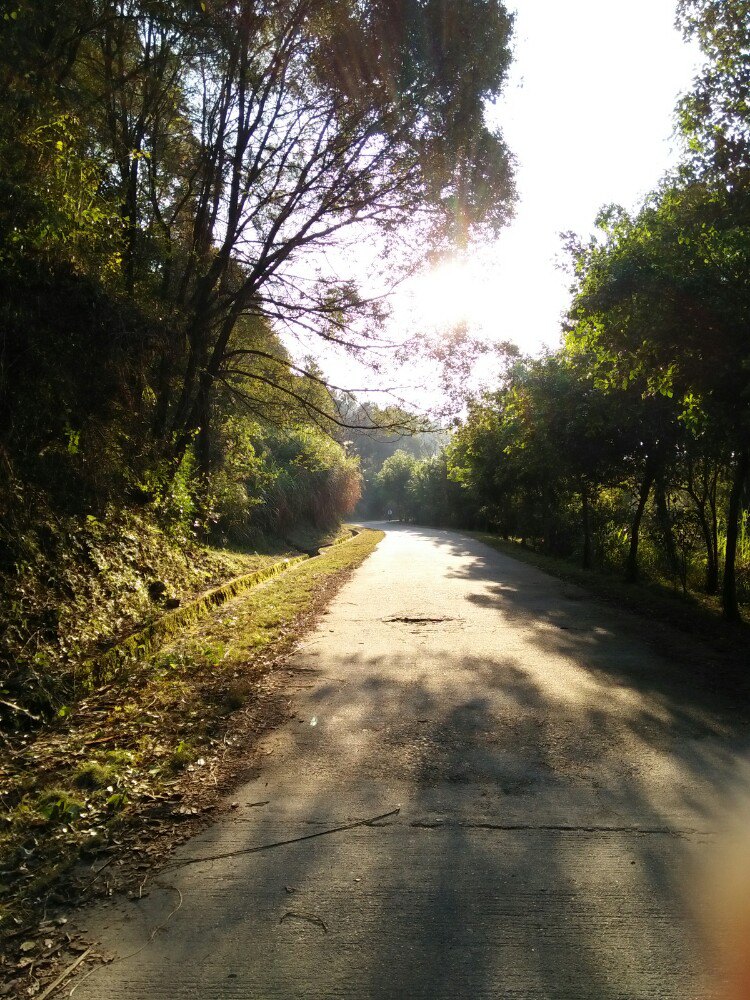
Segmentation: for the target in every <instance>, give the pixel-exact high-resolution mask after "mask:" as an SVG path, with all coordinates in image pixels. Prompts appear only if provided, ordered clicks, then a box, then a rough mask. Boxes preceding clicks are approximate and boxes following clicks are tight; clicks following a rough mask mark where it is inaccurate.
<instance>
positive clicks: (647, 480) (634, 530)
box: [625, 455, 655, 583]
mask: <svg viewBox="0 0 750 1000" xmlns="http://www.w3.org/2000/svg"><path fill="white" fill-rule="evenodd" d="M654 472H655V463H654V460H653V459H652V458H651V456H650V455H649V457H648V458H647V459H646V467H645V469H644V470H643V482H642V483H641V489H640V493H639V494H638V506H637V507H636V510H635V514H634V515H633V523H632V525H631V526H630V550H629V552H628V561H627V564H626V566H625V579H626V580H627V582H628V583H635V581H636V580H637V579H638V538H639V535H640V531H641V521H642V520H643V514H644V512H645V510H646V504H647V503H648V498H649V494H650V493H651V487H652V486H653V483H654Z"/></svg>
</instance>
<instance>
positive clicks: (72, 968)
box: [39, 944, 94, 1000]
mask: <svg viewBox="0 0 750 1000" xmlns="http://www.w3.org/2000/svg"><path fill="white" fill-rule="evenodd" d="M93 947H94V946H93V944H92V945H91V946H90V947H89V948H87V949H86V951H84V952H82V953H81V954H80V955H79V956H78V958H77V959H76V960H75V962H71V963H70V965H68V966H67V967H66V968H65V969H63V971H62V972H61V973H60V975H59V976H58V977H57V979H56V980H55V981H54V982H53V983H50V984H49V986H48V987H47V989H46V990H44V992H43V993H40V994H39V1000H45V997H49V996H52V994H53V993H54V992H55V990H56V989H57V987H58V986H60V985H62V983H64V982H65V980H66V979H67V978H68V976H69V975H70V974H71V973H73V972H75V970H76V969H77V968H78V966H79V965H80V964H81V962H82V961H83V960H84V958H87V957H88V955H89V952H91V951H92V950H93Z"/></svg>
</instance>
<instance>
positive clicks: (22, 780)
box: [0, 531, 382, 986]
mask: <svg viewBox="0 0 750 1000" xmlns="http://www.w3.org/2000/svg"><path fill="white" fill-rule="evenodd" d="M381 537H382V533H380V532H375V531H363V532H362V533H361V534H359V535H357V536H356V537H355V538H353V539H352V540H351V541H349V542H347V543H346V544H343V545H335V546H333V547H332V548H330V549H328V550H326V551H325V552H324V553H323V554H322V555H321V556H320V557H319V558H316V559H309V560H306V561H305V562H303V563H300V564H299V565H298V566H296V567H294V568H293V569H291V570H290V571H289V572H287V573H285V574H282V575H281V576H279V577H276V578H274V579H272V580H271V581H269V582H268V583H265V584H263V585H261V586H259V587H257V588H256V589H254V590H252V591H249V592H246V593H244V594H243V595H241V596H239V597H237V598H235V599H234V600H231V601H229V602H227V603H226V604H223V605H222V606H221V608H219V609H218V610H216V611H214V612H213V614H211V615H210V616H209V617H207V618H205V619H203V621H201V622H200V623H197V624H196V625H194V626H193V627H192V628H191V629H190V630H188V631H186V632H185V634H184V635H183V636H182V637H181V638H180V640H179V641H178V642H176V643H174V644H173V645H172V646H169V647H166V648H164V649H162V650H161V651H160V652H159V653H158V654H157V655H156V656H154V657H152V658H151V659H150V660H148V661H146V662H144V663H143V664H141V665H140V666H139V667H138V669H137V670H136V671H134V672H133V673H131V674H129V675H128V677H127V678H123V679H122V681H120V682H117V683H112V684H110V685H107V686H106V687H105V688H102V689H101V690H99V691H97V692H96V693H95V694H93V695H92V696H91V697H89V698H87V699H85V700H84V701H82V702H81V703H79V704H78V705H77V706H76V707H75V709H74V710H73V711H72V712H71V714H70V715H69V716H68V717H67V718H65V719H63V720H59V721H58V722H57V723H56V724H55V725H54V726H52V727H50V729H48V730H47V731H45V732H43V733H40V734H39V735H38V736H37V737H36V738H35V739H32V738H31V737H26V738H25V739H21V741H20V744H19V745H17V746H15V747H14V748H6V750H5V751H4V753H3V758H2V763H0V783H1V784H2V787H3V794H2V798H1V799H0V808H1V810H2V811H1V813H0V824H1V825H0V871H2V880H1V881H2V885H3V888H2V897H0V941H2V940H3V938H4V939H5V945H6V947H5V948H2V947H0V952H1V953H4V954H5V958H3V959H2V960H0V961H1V962H2V963H3V964H0V970H2V972H3V973H4V974H5V975H10V974H11V973H14V974H17V975H18V976H19V977H24V980H26V979H28V977H29V976H37V975H40V974H41V975H43V973H44V963H43V962H42V964H41V965H40V961H39V960H40V958H41V955H42V954H43V953H47V952H50V950H51V948H53V946H54V954H51V955H49V956H48V957H49V960H50V961H51V960H52V959H54V958H55V957H57V958H59V957H60V951H61V949H64V948H65V943H64V941H62V940H61V935H62V931H58V930H55V927H56V926H57V925H54V926H51V927H50V926H49V925H48V926H47V928H46V929H45V931H44V936H45V938H46V940H51V941H52V945H50V946H47V945H46V944H45V945H44V946H42V943H41V942H40V941H37V938H36V936H35V934H34V932H33V928H34V926H35V924H36V921H37V920H38V918H39V916H40V915H41V914H42V913H44V914H45V915H46V918H47V920H48V921H49V920H50V919H54V915H55V909H56V907H59V906H60V905H64V904H66V903H70V902H73V901H77V900H79V899H81V898H83V897H85V895H86V893H87V891H96V890H97V889H98V888H100V887H102V886H104V885H106V878H105V877H103V878H100V879H98V880H97V881H96V882H95V884H94V885H93V886H89V887H88V889H87V884H88V883H90V882H91V880H92V870H99V869H100V868H101V866H102V865H103V864H105V863H107V862H109V861H115V859H118V858H119V857H120V856H121V855H125V856H126V857H128V858H132V857H133V856H135V855H137V854H138V852H139V851H141V852H143V851H146V850H147V849H148V844H149V843H150V842H151V841H152V840H153V838H154V836H155V835H157V834H159V833H160V832H161V833H162V834H164V835H165V836H166V837H168V838H169V839H170V842H174V841H175V840H176V839H179V836H180V833H179V831H178V830H177V827H178V825H179V824H180V823H183V822H184V820H185V818H187V819H190V817H194V816H196V815H198V814H200V813H201V811H205V810H206V808H207V807H208V808H212V807H213V806H214V804H215V799H216V797H217V782H218V781H221V780H225V779H226V771H227V765H226V763H225V761H226V754H227V751H228V748H229V747H231V744H232V740H233V734H237V733H238V732H242V733H243V739H242V745H243V751H242V753H243V758H244V759H246V758H247V754H248V753H249V749H248V748H250V747H251V746H252V736H253V731H252V729H254V730H255V732H257V730H258V729H261V730H262V728H263V727H267V726H268V725H269V724H274V722H277V721H279V719H280V716H278V715H277V716H275V717H273V718H270V719H269V718H268V714H269V713H268V712H265V710H264V708H263V698H262V695H263V685H264V683H265V682H264V677H265V675H266V674H268V673H269V671H271V670H272V669H273V667H274V666H275V665H276V664H277V663H278V660H279V657H280V656H282V655H283V654H284V653H286V652H288V651H289V650H290V649H291V648H292V646H293V644H294V642H295V641H296V639H297V638H298V636H299V634H300V632H301V631H302V630H303V629H304V628H305V627H307V626H308V625H309V624H310V623H311V622H312V621H313V620H314V618H315V615H316V614H317V613H318V612H319V610H320V609H321V607H322V606H323V604H324V603H325V602H326V601H327V600H328V599H329V598H330V597H331V596H332V594H333V593H334V592H335V590H336V589H337V588H338V586H339V585H340V583H341V582H343V580H344V578H345V577H346V575H347V573H348V572H349V571H351V570H352V569H353V568H355V567H356V566H357V565H359V564H360V563H361V562H362V561H363V560H364V559H365V558H366V557H367V556H368V555H369V554H370V553H371V552H372V551H373V549H374V548H375V546H376V545H377V544H378V542H379V541H380V539H381ZM251 717H252V719H253V724H252V728H251V731H250V732H249V733H248V732H247V729H246V728H245V729H243V720H246V719H248V718H251ZM161 849H162V850H163V849H164V847H162V848H161ZM79 862H85V866H84V867H82V866H81V865H80V864H79ZM116 869H117V864H116V863H115V864H112V865H111V866H110V867H109V868H108V869H107V873H108V875H109V873H110V872H114V871H115V870H116ZM58 938H60V940H58ZM24 945H27V946H29V947H27V948H26V949H25V950H19V949H22V948H23V946H24ZM27 960H28V961H27ZM19 963H20V964H21V967H20V968H19ZM26 985H28V982H26ZM19 986H20V984H19Z"/></svg>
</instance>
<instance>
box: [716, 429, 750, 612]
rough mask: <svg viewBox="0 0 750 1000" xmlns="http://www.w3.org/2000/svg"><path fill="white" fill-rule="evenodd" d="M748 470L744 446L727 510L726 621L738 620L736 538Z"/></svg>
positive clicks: (748, 456) (749, 456) (748, 452)
mask: <svg viewBox="0 0 750 1000" xmlns="http://www.w3.org/2000/svg"><path fill="white" fill-rule="evenodd" d="M748 470H750V450H748V448H747V447H745V448H743V449H742V451H741V452H740V453H739V455H738V456H737V464H736V465H735V469H734V478H733V480H732V490H731V492H730V494H729V507H728V510H727V551H726V555H725V557H724V580H723V583H722V592H721V603H722V608H723V611H724V617H725V618H726V619H727V621H739V620H740V609H739V606H738V604H737V576H736V564H737V539H738V536H739V521H740V511H741V509H742V494H743V492H744V489H745V482H746V480H747V474H748Z"/></svg>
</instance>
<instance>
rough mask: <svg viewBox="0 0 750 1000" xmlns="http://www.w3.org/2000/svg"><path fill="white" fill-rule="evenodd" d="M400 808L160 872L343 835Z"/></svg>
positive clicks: (177, 863)
mask: <svg viewBox="0 0 750 1000" xmlns="http://www.w3.org/2000/svg"><path fill="white" fill-rule="evenodd" d="M400 812H401V806H398V808H396V809H391V811H390V812H387V813H381V814H380V815H379V816H371V817H370V818H369V819H360V820H357V822H356V823H346V824H344V826H334V827H331V829H329V830H319V831H318V832H317V833H306V834H305V835H304V836H303V837H291V838H290V839H289V840H276V841H274V842H273V843H271V844H260V845H259V846H258V847H243V848H241V849H240V850H238V851H226V852H225V853H224V854H206V855H205V856H204V857H201V858H181V859H179V860H175V861H170V862H167V864H166V865H165V866H164V868H163V869H162V870H165V871H169V870H172V869H175V868H184V867H185V866H186V865H199V864H201V863H202V862H204V861H221V860H223V859H224V858H236V857H237V856H238V855H241V854H256V853H257V852H258V851H270V850H272V849H273V848H275V847H286V845H287V844H299V843H300V842H301V841H303V840H313V839H314V838H315V837H327V836H328V835H329V834H331V833H343V832H344V831H345V830H356V829H357V827H359V826H372V825H373V824H375V823H377V822H378V821H379V820H381V819H389V818H390V817H391V816H398V814H399V813H400Z"/></svg>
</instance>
